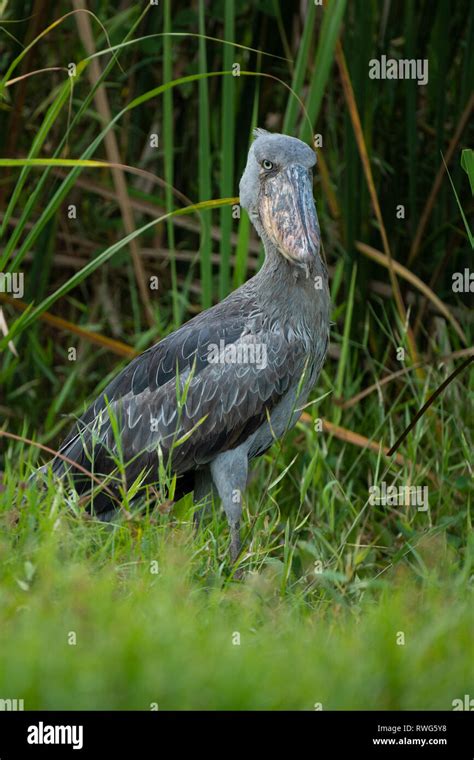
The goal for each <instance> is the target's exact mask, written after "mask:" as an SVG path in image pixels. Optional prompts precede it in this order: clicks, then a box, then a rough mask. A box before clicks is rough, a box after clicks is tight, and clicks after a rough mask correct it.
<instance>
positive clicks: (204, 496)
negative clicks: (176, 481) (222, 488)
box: [193, 467, 214, 532]
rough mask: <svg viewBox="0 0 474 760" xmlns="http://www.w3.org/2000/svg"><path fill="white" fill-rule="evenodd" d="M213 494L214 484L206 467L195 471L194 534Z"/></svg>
mask: <svg viewBox="0 0 474 760" xmlns="http://www.w3.org/2000/svg"><path fill="white" fill-rule="evenodd" d="M213 494H214V484H213V482H212V477H211V472H210V470H209V468H208V467H205V468H203V469H202V470H197V472H196V474H195V476H194V494H193V501H194V506H195V507H198V508H197V509H195V511H194V517H193V520H194V529H195V530H196V532H197V531H198V530H199V528H200V526H201V521H202V516H203V514H204V512H206V510H207V509H208V508H209V506H210V504H211V502H212V497H213Z"/></svg>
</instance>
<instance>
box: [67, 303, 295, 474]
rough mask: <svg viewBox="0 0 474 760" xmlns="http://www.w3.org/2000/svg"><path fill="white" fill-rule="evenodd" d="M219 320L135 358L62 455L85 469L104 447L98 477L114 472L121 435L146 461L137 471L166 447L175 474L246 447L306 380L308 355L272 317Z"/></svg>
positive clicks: (128, 450) (128, 456)
mask: <svg viewBox="0 0 474 760" xmlns="http://www.w3.org/2000/svg"><path fill="white" fill-rule="evenodd" d="M201 316H204V315H201ZM215 316H216V317H218V318H217V319H209V318H207V319H199V318H198V319H194V320H191V321H190V322H188V323H187V324H186V325H184V326H183V327H182V328H180V329H179V330H177V331H176V332H175V333H172V334H171V335H169V336H168V337H167V338H165V339H164V340H162V341H161V342H160V343H158V344H157V345H156V346H154V347H153V348H151V349H149V350H148V351H146V352H145V353H143V354H142V355H141V356H139V357H137V358H136V359H134V360H133V361H132V362H131V363H130V364H129V365H128V366H127V367H126V368H125V369H124V370H123V371H122V372H121V373H120V374H119V375H118V376H117V378H115V380H113V381H112V383H110V385H109V386H108V387H107V388H106V389H105V391H104V393H103V394H102V395H101V396H100V397H99V398H98V399H97V401H96V402H95V403H94V404H93V405H92V406H91V407H89V409H88V410H87V411H86V413H85V414H84V415H83V417H82V418H81V419H80V420H78V421H77V423H76V424H75V426H74V428H73V430H72V431H71V435H70V436H69V437H68V439H66V441H65V442H64V444H63V446H62V448H61V450H60V453H62V454H65V455H67V456H68V457H69V458H72V459H74V461H82V462H83V463H84V462H85V460H84V453H86V457H87V452H88V455H89V459H90V450H91V449H92V447H94V461H95V471H96V472H100V471H102V472H106V471H108V470H110V466H107V465H106V464H105V459H104V457H105V458H107V456H108V454H109V453H110V452H116V451H117V441H116V440H115V438H116V431H117V429H118V430H119V431H120V448H121V451H122V452H123V458H124V461H125V462H129V461H130V460H132V459H134V461H136V462H137V463H138V464H137V466H136V467H134V468H133V473H135V472H139V471H140V470H141V469H142V468H143V464H144V463H145V464H149V465H150V466H151V467H153V464H154V469H155V471H156V461H157V460H156V454H157V450H158V447H161V450H162V452H163V454H164V457H165V461H166V456H168V455H170V454H171V452H172V454H171V456H172V467H173V471H175V472H178V473H184V472H187V471H189V470H191V469H193V468H195V467H196V466H199V465H201V464H204V463H207V462H209V461H211V460H212V459H213V458H214V457H215V456H216V455H217V454H218V453H220V452H222V451H226V450H228V449H232V448H234V447H235V446H237V445H239V443H241V442H242V441H244V440H246V438H247V437H248V436H249V435H251V434H252V433H253V432H255V430H257V429H258V428H259V427H260V425H261V424H262V423H264V422H265V420H266V419H267V414H268V413H269V412H271V411H272V409H273V408H274V406H275V405H276V404H277V403H278V401H279V400H280V399H281V398H282V397H283V396H284V395H285V393H286V392H287V390H288V388H289V387H290V384H291V383H292V382H295V383H297V382H298V379H299V378H298V375H301V372H302V370H303V366H304V359H305V356H304V349H303V347H302V344H301V342H299V341H298V340H296V339H295V337H294V335H288V334H285V332H284V331H283V330H282V329H281V328H280V327H277V326H275V325H273V326H271V325H268V324H265V322H264V320H262V319H260V321H259V319H258V318H257V319H253V320H252V322H249V321H248V320H247V321H246V320H244V319H243V318H242V315H241V314H240V313H239V312H238V311H236V312H235V313H232V311H230V312H229V309H226V310H222V311H220V312H219V311H218V312H216V313H215ZM213 359H214V360H215V359H217V361H213ZM111 417H112V420H113V419H114V418H115V425H114V423H113V422H112V420H111ZM114 427H115V432H114ZM137 455H139V456H137ZM138 465H141V466H138Z"/></svg>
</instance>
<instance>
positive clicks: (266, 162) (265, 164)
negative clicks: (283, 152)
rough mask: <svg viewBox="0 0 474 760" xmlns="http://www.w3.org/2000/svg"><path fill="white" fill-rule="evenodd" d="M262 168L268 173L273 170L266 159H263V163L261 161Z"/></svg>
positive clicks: (270, 163)
mask: <svg viewBox="0 0 474 760" xmlns="http://www.w3.org/2000/svg"><path fill="white" fill-rule="evenodd" d="M262 166H263V168H264V169H265V171H267V172H269V171H270V170H271V169H273V164H272V162H271V161H268V160H267V159H265V160H264V161H262Z"/></svg>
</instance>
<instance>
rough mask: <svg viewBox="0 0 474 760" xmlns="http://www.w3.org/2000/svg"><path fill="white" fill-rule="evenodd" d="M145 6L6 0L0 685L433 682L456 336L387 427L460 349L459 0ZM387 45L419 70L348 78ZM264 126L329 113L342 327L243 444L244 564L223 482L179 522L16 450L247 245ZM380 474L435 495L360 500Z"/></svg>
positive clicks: (467, 321) (454, 450)
mask: <svg viewBox="0 0 474 760" xmlns="http://www.w3.org/2000/svg"><path fill="white" fill-rule="evenodd" d="M85 4H86V3H85V0H84V5H85ZM145 5H146V9H142V8H141V6H140V4H137V3H130V4H129V5H127V4H122V6H123V7H122V9H121V10H120V12H118V11H117V8H116V4H112V3H109V2H108V0H102V1H101V3H97V4H92V3H90V7H91V8H93V10H95V11H96V12H97V17H92V16H90V14H85V13H75V14H74V15H70V16H67V17H66V18H64V19H62V20H61V21H59V22H58V24H57V25H55V26H53V27H52V28H51V29H49V30H47V25H48V24H52V23H53V22H55V21H58V18H59V15H60V13H66V12H69V11H70V10H71V5H70V3H64V4H61V3H60V4H56V5H54V7H53V5H51V7H48V8H47V9H45V7H44V4H43V3H42V2H41V0H31V2H30V3H29V4H28V3H27V5H24V4H22V6H21V8H16V6H15V4H7V5H6V6H5V8H4V13H5V16H6V18H5V19H3V18H2V26H1V29H0V32H1V33H2V34H3V35H5V37H4V38H3V37H2V40H3V41H4V42H6V44H5V45H4V46H3V47H2V50H1V52H0V98H1V99H0V140H1V151H0V152H1V156H0V167H1V170H2V174H1V177H0V221H1V227H0V240H1V248H0V269H1V270H2V271H5V272H11V273H18V274H21V275H24V282H25V292H24V294H23V296H22V299H21V301H22V302H20V300H18V299H15V298H13V297H12V296H11V294H10V295H8V293H3V292H0V303H1V308H2V314H3V317H4V319H5V323H6V328H5V329H3V328H4V326H3V322H2V323H1V324H0V328H1V329H2V334H0V350H1V351H2V354H1V364H0V394H1V395H0V447H1V449H0V456H1V462H0V470H1V471H2V472H1V477H0V699H8V698H12V699H23V700H24V704H25V708H26V709H33V708H51V709H52V708H58V709H59V708H69V709H78V708H85V709H87V708H91V709H92V708H97V709H105V708H136V709H147V710H148V709H154V708H156V705H158V706H159V708H160V709H171V708H237V709H240V708H242V709H244V708H247V709H253V708H297V709H307V710H313V709H319V708H321V707H322V708H323V709H331V708H339V709H356V708H359V709H360V708H367V709H376V708H382V709H409V708H420V709H429V708H436V709H451V708H452V703H453V700H455V699H462V698H463V697H464V695H465V694H471V696H472V688H473V687H472V682H473V676H474V666H473V662H474V658H473V645H472V623H473V622H474V621H473V612H472V609H473V606H472V578H473V573H472V560H473V540H472V494H473V488H472V464H471V461H470V460H471V452H472V450H473V441H472V395H473V383H474V376H473V372H472V367H473V365H472V364H471V365H470V367H468V368H466V369H465V370H464V371H463V372H462V373H461V374H459V375H458V376H457V377H456V378H455V379H454V380H453V381H452V382H451V383H450V384H449V385H448V387H447V388H446V389H445V390H444V391H443V393H442V394H440V395H439V396H438V397H437V398H436V400H435V401H434V403H433V404H432V405H431V406H430V408H429V410H428V411H427V412H426V413H425V414H424V415H423V417H422V418H421V419H420V420H419V422H418V423H417V424H416V426H415V427H414V429H413V430H412V431H411V432H410V433H409V435H408V436H407V437H406V439H405V440H404V441H403V443H402V444H401V446H400V447H399V449H398V450H397V452H396V455H395V456H392V457H390V458H389V457H387V456H386V452H387V450H388V448H389V447H390V446H392V445H393V444H394V443H395V441H396V440H397V438H398V437H399V436H400V435H401V434H402V433H403V431H404V430H405V428H406V427H407V426H408V424H409V423H410V421H411V420H412V419H413V418H414V416H415V414H416V412H417V411H418V410H419V409H420V408H421V407H422V406H423V404H424V403H425V402H426V401H427V400H428V399H429V397H430V396H431V395H432V394H433V393H434V392H435V391H436V389H437V388H438V387H439V386H440V385H441V383H442V382H443V381H444V380H445V378H446V377H447V376H448V375H449V374H450V373H451V372H453V371H454V370H455V369H456V368H457V367H459V366H460V363H461V362H463V361H465V360H466V357H467V356H468V353H469V351H471V355H472V349H469V347H470V346H472V325H473V321H472V313H470V311H469V307H468V297H469V295H470V294H469V293H468V292H467V291H465V292H458V293H456V292H455V291H454V290H453V287H452V277H453V273H455V272H464V269H465V268H466V267H468V266H471V262H472V251H471V248H470V245H469V241H468V235H467V232H466V227H465V223H464V220H463V218H462V214H461V212H460V206H461V207H463V208H464V210H465V213H466V216H468V215H469V210H470V209H471V208H472V197H471V195H470V192H469V180H468V177H467V174H466V172H465V171H464V169H463V168H462V166H461V151H462V149H463V148H467V147H468V146H469V139H470V134H472V132H471V133H469V131H468V124H469V114H470V103H471V100H470V98H471V86H470V83H471V82H472V71H473V65H474V54H473V51H474V48H473V46H472V45H470V44H469V40H470V38H471V37H472V30H473V28H474V7H473V6H472V4H469V3H467V2H465V3H462V2H461V3H456V7H455V9H451V7H450V4H449V2H447V1H446V0H440V2H438V3H436V4H432V3H428V2H423V1H420V2H416V3H412V2H408V1H407V2H405V3H397V4H390V3H388V4H387V3H382V2H380V3H368V2H366V0H354V2H350V3H348V2H345V0H331V2H325V4H324V6H315V5H314V4H313V3H305V2H302V3H300V4H298V3H294V4H289V3H278V2H261V3H247V2H237V3H235V2H233V0H226V2H225V3H221V2H219V0H209V2H204V0H198V2H196V3H193V4H189V3H185V2H181V1H180V0H176V2H173V3H171V2H170V0H164V1H163V2H162V3H160V4H159V5H158V6H151V5H148V4H147V3H145ZM96 6H97V7H96ZM75 7H77V6H75ZM402 11H403V12H402ZM140 14H142V15H140ZM20 19H21V20H20ZM99 20H100V22H101V23H103V24H104V26H103V27H102V26H101V25H100V23H99ZM105 30H106V31H105ZM170 32H171V33H172V34H173V35H175V36H169V34H168V33H170ZM167 35H168V36H167ZM176 35H177V36H176ZM205 35H206V36H205ZM223 38H225V39H226V40H227V42H229V43H236V45H237V46H236V45H235V44H227V45H225V44H223V43H222V42H221V40H222V39H223ZM109 40H110V42H111V43H112V44H113V45H114V53H115V57H114V56H112V55H111V54H110V52H107V49H108V46H109ZM129 43H132V44H129ZM94 50H95V51H98V52H99V53H104V54H103V55H102V54H101V55H100V56H99V57H97V58H90V56H91V55H93V53H94ZM104 51H105V52H104ZM361 51H364V55H362V54H361ZM381 53H383V54H387V55H391V56H394V57H403V56H404V57H408V58H410V57H417V58H418V57H422V58H426V59H428V60H429V72H430V74H429V82H428V83H427V85H426V86H423V87H418V85H417V83H416V82H415V81H414V80H405V81H385V80H384V81H378V80H371V79H369V77H368V60H369V59H371V58H372V57H378V56H379V55H380V54H381ZM70 62H75V64H76V72H75V75H74V76H70V74H69V73H68V71H67V70H66V68H65V67H67V66H68V65H69V63H70ZM97 63H99V64H100V67H99V69H97V68H96V67H95V64H97ZM236 63H238V64H239V66H240V67H241V75H240V76H239V77H234V76H233V74H232V69H233V67H234V65H235V64H236ZM38 71H39V73H32V72H38ZM223 72H224V73H223ZM225 72H227V73H225ZM97 87H100V88H101V92H102V99H101V98H97V97H96V88H97ZM289 87H291V88H292V91H293V92H290V91H289V89H288V88H289ZM104 93H105V96H106V97H105V101H104ZM471 108H472V106H471ZM256 125H259V126H262V127H265V128H267V129H269V130H271V131H283V132H285V133H288V134H292V135H294V136H298V137H300V138H302V139H304V140H306V141H307V142H311V135H312V134H317V135H320V136H321V137H322V138H323V144H322V146H321V147H319V148H318V168H317V171H316V176H315V186H314V192H315V198H316V204H317V209H318V215H319V219H320V223H321V230H322V240H323V244H324V251H325V255H326V258H327V261H328V266H329V272H330V280H331V291H332V301H333V314H332V319H333V322H334V324H333V326H332V331H331V352H330V356H329V357H328V360H327V363H326V365H325V368H324V371H323V373H322V375H321V378H320V381H319V383H318V387H317V388H316V389H315V391H314V393H313V395H312V402H313V403H312V404H311V405H310V406H308V407H307V408H306V409H305V411H304V414H303V416H302V418H301V421H300V422H299V423H298V426H297V427H296V429H295V430H294V431H292V432H291V433H290V434H289V435H287V436H286V437H285V439H284V441H282V442H281V443H276V444H275V445H274V446H273V447H272V449H271V450H270V451H269V452H268V454H267V455H266V456H265V457H264V458H262V459H261V460H259V461H258V462H254V463H253V465H252V475H251V482H250V486H249V490H248V494H247V504H246V507H245V512H244V525H243V538H244V545H245V550H244V553H243V555H242V558H241V560H240V567H241V569H242V570H243V580H242V581H236V580H235V577H234V576H233V574H232V570H231V568H230V566H229V562H228V556H227V548H228V533H227V527H226V521H225V519H224V517H223V515H222V513H221V512H220V511H219V508H218V505H215V508H214V511H213V514H212V515H209V516H208V517H207V518H205V519H204V522H203V524H202V527H201V529H200V531H199V533H198V534H197V535H194V533H193V527H192V524H193V519H192V518H193V514H192V513H193V507H192V502H191V499H190V497H186V498H185V499H184V500H182V501H181V502H180V503H178V504H174V505H170V504H169V503H168V502H167V500H166V494H164V495H163V497H162V501H161V502H160V501H159V502H158V503H155V502H152V501H150V503H149V505H148V506H149V509H148V512H146V513H145V514H142V515H139V514H125V515H122V517H121V518H120V519H118V520H117V522H116V523H114V524H111V525H108V526H105V525H102V524H100V523H97V522H96V521H94V520H92V519H91V518H88V517H87V515H86V514H85V513H84V511H83V510H81V509H80V508H79V507H78V505H77V504H76V503H75V502H74V501H73V502H71V500H70V498H69V497H68V496H67V495H66V493H65V492H64V491H63V490H61V486H60V485H58V484H55V483H52V482H51V483H49V485H48V487H47V488H46V490H43V491H41V490H38V489H37V488H35V487H34V486H32V485H31V484H30V485H28V478H29V476H30V475H31V472H32V471H33V469H34V467H35V466H37V465H38V464H39V463H42V462H44V461H46V460H47V458H48V455H47V454H46V453H45V452H44V451H40V450H39V449H38V448H37V446H36V444H37V443H39V444H41V445H43V446H48V447H51V448H52V449H54V448H55V447H56V446H57V445H58V443H59V442H60V440H61V438H62V436H63V435H64V433H65V432H66V428H67V427H68V426H69V424H70V417H71V416H77V415H78V414H80V413H81V412H82V411H83V409H84V405H85V403H86V401H87V400H92V399H93V398H95V397H96V396H97V395H98V394H99V393H100V392H101V390H102V389H103V388H104V387H105V385H106V384H107V382H108V380H110V378H111V377H112V376H113V375H114V374H116V372H117V371H118V370H119V369H120V367H121V366H123V365H124V364H125V363H126V362H127V361H129V359H130V356H131V355H132V354H133V352H134V351H141V350H143V349H144V348H147V347H149V346H150V345H152V344H153V343H155V342H156V341H157V340H159V339H160V338H161V337H163V336H164V335H166V334H167V333H168V332H170V331H171V330H173V329H174V328H175V327H177V326H178V325H180V324H181V323H182V322H184V321H186V320H187V319H188V318H190V317H191V316H192V315H194V314H195V313H197V312H199V311H200V310H201V309H203V308H207V307H208V306H209V305H210V304H211V303H213V302H216V301H217V300H219V299H221V298H222V297H223V296H225V295H226V294H227V293H228V292H229V291H230V290H232V289H233V288H234V287H236V286H238V285H239V284H241V283H242V282H243V281H244V280H245V279H247V278H248V277H250V276H251V275H252V274H253V273H254V272H255V271H256V269H257V268H258V266H259V264H260V262H261V249H260V246H259V242H258V240H257V239H256V237H255V236H254V235H253V234H252V231H251V226H250V224H249V222H248V218H247V217H246V215H245V214H242V216H241V217H240V219H239V218H236V217H234V216H233V209H232V204H233V203H234V204H235V197H234V196H235V195H236V193H237V191H238V180H239V177H240V173H241V171H242V169H243V166H244V164H245V158H246V154H247V150H248V145H249V141H250V140H251V131H252V128H253V127H254V126H256ZM153 135H155V136H157V137H159V140H158V142H157V144H156V147H152V141H151V139H150V138H151V136H153ZM114 139H115V142H114ZM441 153H443V156H444V157H445V159H446V164H447V166H448V168H449V171H450V175H451V178H452V182H453V185H452V186H451V185H450V183H449V180H448V178H447V174H446V170H445V168H444V165H443V164H442V158H441ZM37 160H41V162H42V163H41V164H40V165H38V164H37V163H35V161H37ZM81 161H82V163H81ZM86 161H100V162H101V163H100V164H94V165H90V164H85V163H84V162H86ZM67 162H69V163H67ZM107 162H108V163H107ZM117 163H119V164H122V169H117ZM110 164H113V165H114V166H113V167H111V166H110ZM113 169H114V171H112V170H113ZM137 169H138V170H139V171H138V173H137ZM117 172H118V174H117ZM440 172H441V174H440ZM453 187H454V188H455V189H456V192H457V194H458V197H459V204H460V205H458V200H457V199H456V195H455V193H454V192H453ZM183 193H185V195H183ZM210 199H214V200H215V201H216V205H215V207H214V206H213V201H212V200H210ZM222 199H224V200H222ZM189 203H200V204H201V205H199V207H198V208H197V209H196V208H195V207H194V206H192V207H191V210H193V213H192V214H188V215H187V216H181V215H178V212H179V214H181V212H182V211H183V209H184V207H185V206H188V204H189ZM400 204H401V205H402V206H403V207H404V215H403V216H400V215H397V214H398V211H397V210H399V207H400ZM71 208H73V210H74V213H72V212H71ZM172 209H173V215H168V216H165V215H166V213H167V212H170V211H171V210H172ZM184 210H185V211H189V208H187V209H184ZM71 213H72V216H71ZM163 217H164V218H163ZM160 220H161V221H163V222H164V223H160ZM391 261H392V262H393V261H395V264H396V265H397V267H398V268H397V276H396V277H395V275H394V271H393V269H392V266H391V263H390V262H391ZM155 276H158V279H159V288H158V290H156V289H154V288H152V287H151V285H150V287H148V283H151V279H150V278H152V277H155ZM31 306H33V307H34V308H33V309H31ZM25 309H26V312H25V311H24V310H25ZM407 325H409V326H410V332H408V330H407ZM6 330H9V335H8V336H5V335H4V334H3V333H4V332H5V331H6ZM9 339H11V340H12V341H13V345H14V348H15V350H16V353H15V352H14V351H13V350H12V348H11V345H10V348H9V347H8V340H9ZM7 435H13V436H19V440H18V439H13V438H7ZM28 439H31V440H28ZM384 483H385V484H386V485H387V486H390V485H392V484H395V485H396V486H419V487H421V488H426V489H427V504H426V505H425V506H426V507H427V508H426V509H423V510H418V509H417V508H416V507H414V506H413V505H410V504H408V503H405V502H404V501H403V499H402V500H401V501H399V502H398V503H397V504H385V505H383V504H382V505H380V504H373V503H371V502H370V500H369V496H370V488H371V487H372V486H374V485H381V484H384ZM171 507H172V508H171Z"/></svg>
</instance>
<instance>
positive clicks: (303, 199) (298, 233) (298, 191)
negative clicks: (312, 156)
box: [259, 165, 320, 267]
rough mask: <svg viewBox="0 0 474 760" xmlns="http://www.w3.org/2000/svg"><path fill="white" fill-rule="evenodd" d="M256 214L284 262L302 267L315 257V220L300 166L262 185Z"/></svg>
mask: <svg viewBox="0 0 474 760" xmlns="http://www.w3.org/2000/svg"><path fill="white" fill-rule="evenodd" d="M259 212H260V219H261V221H262V224H263V227H264V230H265V232H266V233H267V235H268V237H269V238H270V240H271V241H272V243H274V245H276V247H277V248H278V250H279V251H280V252H281V254H282V255H283V256H284V257H285V258H286V259H288V261H290V262H292V263H295V264H300V265H301V266H303V267H306V266H307V265H308V264H309V263H310V261H311V260H312V259H314V258H315V256H317V255H318V254H319V248H320V232H319V224H318V216H317V214H316V207H315V205H314V199H313V189H312V187H311V182H310V179H309V175H308V172H307V170H306V169H305V168H304V167H303V166H299V165H293V166H289V167H288V168H287V169H285V170H284V171H282V172H279V173H278V174H277V175H275V176H274V177H269V178H268V179H267V180H266V181H265V185H264V188H263V191H262V193H261V196H260V206H259Z"/></svg>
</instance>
